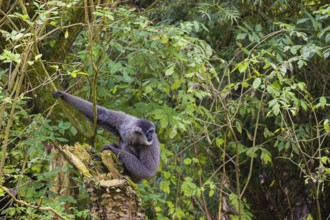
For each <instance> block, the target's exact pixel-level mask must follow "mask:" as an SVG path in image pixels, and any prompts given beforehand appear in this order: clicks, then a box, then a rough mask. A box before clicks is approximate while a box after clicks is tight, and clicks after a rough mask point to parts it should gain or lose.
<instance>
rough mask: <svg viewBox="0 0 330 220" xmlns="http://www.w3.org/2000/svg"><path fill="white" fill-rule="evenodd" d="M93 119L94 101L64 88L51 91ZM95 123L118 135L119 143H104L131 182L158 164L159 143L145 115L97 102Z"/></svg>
mask: <svg viewBox="0 0 330 220" xmlns="http://www.w3.org/2000/svg"><path fill="white" fill-rule="evenodd" d="M53 97H54V98H61V99H62V100H63V101H65V102H67V103H68V104H70V105H71V106H72V107H74V108H75V109H77V110H79V111H80V112H81V113H83V114H84V115H85V116H86V117H87V118H88V119H90V120H91V121H94V112H93V104H92V103H91V102H89V101H86V100H84V99H82V98H79V97H77V96H73V95H70V94H68V93H65V92H63V91H57V92H54V93H53ZM97 124H98V125H99V126H101V127H103V128H104V129H106V130H108V131H110V132H111V133H113V134H115V135H116V136H118V137H119V138H120V140H119V144H118V146H117V145H116V144H114V143H111V144H107V145H105V146H104V147H103V148H102V150H101V151H103V150H111V151H112V152H113V153H114V154H115V155H117V156H118V158H119V160H120V162H121V163H122V164H123V166H124V171H125V173H127V174H128V175H129V176H130V177H131V179H132V180H133V181H134V182H140V181H142V180H143V179H149V178H151V177H153V176H154V175H155V174H156V172H157V169H158V166H159V157H160V147H159V141H158V138H157V135H156V132H155V126H154V125H153V124H152V123H151V122H150V121H148V120H146V119H140V118H137V117H134V116H132V115H128V114H126V113H124V112H121V111H113V110H109V109H106V108H104V107H102V106H97Z"/></svg>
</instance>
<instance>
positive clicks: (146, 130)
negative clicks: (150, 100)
mask: <svg viewBox="0 0 330 220" xmlns="http://www.w3.org/2000/svg"><path fill="white" fill-rule="evenodd" d="M134 132H135V134H136V140H135V141H136V143H139V144H143V145H151V144H152V142H153V137H154V133H155V126H154V124H153V123H151V122H150V121H148V120H146V119H139V120H137V122H136V124H135V127H134Z"/></svg>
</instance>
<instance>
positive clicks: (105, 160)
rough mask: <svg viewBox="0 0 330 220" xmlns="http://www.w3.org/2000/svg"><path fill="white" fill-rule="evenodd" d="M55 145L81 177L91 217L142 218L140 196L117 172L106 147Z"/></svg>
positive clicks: (105, 218)
mask: <svg viewBox="0 0 330 220" xmlns="http://www.w3.org/2000/svg"><path fill="white" fill-rule="evenodd" d="M57 149H58V150H59V151H60V152H61V154H62V155H63V156H64V157H65V159H66V160H67V161H68V162H69V163H70V164H71V165H72V166H73V167H74V168H75V169H76V170H77V171H78V172H79V174H80V175H81V176H82V177H83V179H84V185H85V188H86V190H87V192H88V193H89V195H90V203H89V209H90V211H91V215H92V216H95V217H94V218H95V219H104V220H107V219H125V220H126V219H134V220H135V219H144V213H143V209H142V207H141V201H140V198H139V197H138V195H137V193H136V191H135V190H134V188H133V187H132V184H131V181H129V180H128V179H127V178H125V177H124V176H122V175H121V174H120V173H119V171H118V169H117V167H116V166H115V164H116V163H115V161H114V160H113V154H112V153H111V152H110V151H103V152H101V153H98V152H96V151H95V149H94V148H92V147H91V146H89V145H86V144H85V145H81V144H78V143H76V144H75V145H74V146H68V145H64V146H57Z"/></svg>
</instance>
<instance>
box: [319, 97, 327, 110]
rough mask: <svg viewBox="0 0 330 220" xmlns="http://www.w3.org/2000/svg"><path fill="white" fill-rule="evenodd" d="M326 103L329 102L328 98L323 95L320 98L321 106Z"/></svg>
mask: <svg viewBox="0 0 330 220" xmlns="http://www.w3.org/2000/svg"><path fill="white" fill-rule="evenodd" d="M326 104H327V99H326V98H325V97H324V96H322V97H321V98H320V106H321V107H325V105H326Z"/></svg>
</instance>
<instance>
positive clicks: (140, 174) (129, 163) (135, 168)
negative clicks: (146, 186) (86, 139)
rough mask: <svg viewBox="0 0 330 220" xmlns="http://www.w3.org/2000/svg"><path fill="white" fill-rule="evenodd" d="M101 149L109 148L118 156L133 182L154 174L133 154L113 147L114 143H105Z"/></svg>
mask: <svg viewBox="0 0 330 220" xmlns="http://www.w3.org/2000/svg"><path fill="white" fill-rule="evenodd" d="M102 149H103V150H111V151H112V152H113V153H114V154H115V155H116V156H118V158H119V160H120V162H121V163H122V164H123V166H124V168H125V170H126V171H127V172H128V174H129V176H130V177H131V178H132V180H133V181H134V182H140V181H141V180H143V179H149V178H151V177H152V176H154V174H155V173H154V172H153V171H151V170H149V169H148V168H147V167H146V166H145V165H144V164H143V163H142V162H141V161H140V160H139V158H137V157H136V156H135V155H133V154H131V153H129V152H127V151H123V150H120V149H118V148H116V147H114V144H108V145H105V146H104V147H103V148H102Z"/></svg>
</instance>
